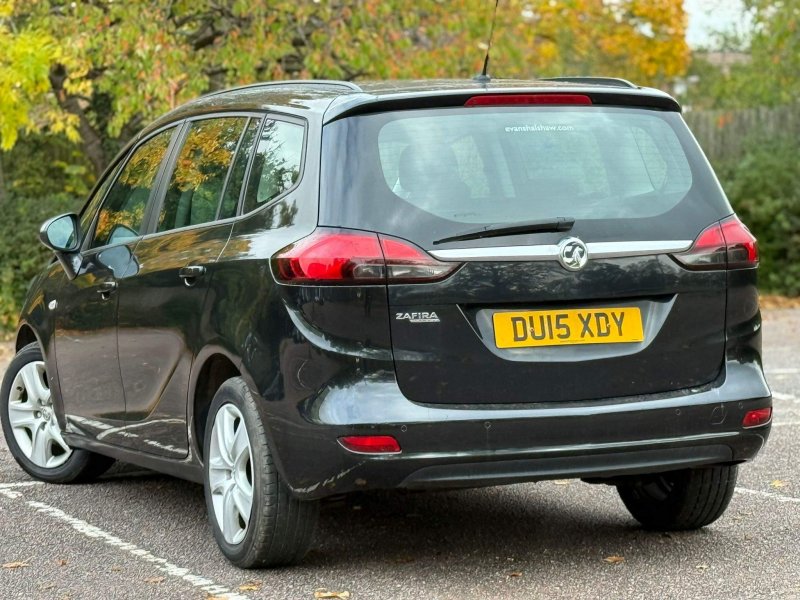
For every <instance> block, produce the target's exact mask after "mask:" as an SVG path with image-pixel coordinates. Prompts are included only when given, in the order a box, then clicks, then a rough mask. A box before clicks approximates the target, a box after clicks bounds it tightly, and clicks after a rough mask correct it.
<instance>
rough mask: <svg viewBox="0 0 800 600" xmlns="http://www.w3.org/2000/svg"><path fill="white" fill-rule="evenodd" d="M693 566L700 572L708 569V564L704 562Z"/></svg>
mask: <svg viewBox="0 0 800 600" xmlns="http://www.w3.org/2000/svg"><path fill="white" fill-rule="evenodd" d="M694 568H695V569H697V570H698V571H701V572H702V571H706V570H707V569H708V565H707V564H705V563H701V564H699V565H695V566H694Z"/></svg>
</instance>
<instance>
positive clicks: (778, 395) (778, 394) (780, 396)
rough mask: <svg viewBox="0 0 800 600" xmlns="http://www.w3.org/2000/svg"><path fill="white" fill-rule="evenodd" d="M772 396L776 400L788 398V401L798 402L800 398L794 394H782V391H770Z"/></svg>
mask: <svg viewBox="0 0 800 600" xmlns="http://www.w3.org/2000/svg"><path fill="white" fill-rule="evenodd" d="M772 397H773V398H775V399H777V400H789V401H790V402H800V398H798V397H797V396H795V395H794V394H784V393H783V392H776V391H774V390H773V391H772Z"/></svg>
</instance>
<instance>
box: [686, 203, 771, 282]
mask: <svg viewBox="0 0 800 600" xmlns="http://www.w3.org/2000/svg"><path fill="white" fill-rule="evenodd" d="M674 256H675V258H676V259H677V260H678V261H680V262H681V263H682V264H683V265H684V266H686V267H687V268H689V269H693V270H697V271H701V270H711V269H725V268H728V269H749V268H753V267H757V266H758V244H757V243H756V238H755V237H753V234H752V233H750V230H749V229H747V227H746V226H745V225H744V223H742V222H741V221H740V220H739V217H737V216H736V215H731V216H730V217H728V218H727V219H723V220H722V221H719V222H717V223H714V224H712V225H710V226H708V227H706V228H705V229H704V230H703V231H702V232H701V233H700V235H699V236H697V239H696V240H695V242H694V244H692V247H691V248H689V249H688V250H687V251H686V252H682V253H681V254H676V255H674Z"/></svg>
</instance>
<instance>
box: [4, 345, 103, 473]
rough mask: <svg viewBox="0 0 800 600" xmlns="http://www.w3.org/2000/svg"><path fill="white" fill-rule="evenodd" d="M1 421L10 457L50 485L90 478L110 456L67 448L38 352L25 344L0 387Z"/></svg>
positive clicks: (101, 471)
mask: <svg viewBox="0 0 800 600" xmlns="http://www.w3.org/2000/svg"><path fill="white" fill-rule="evenodd" d="M0 420H2V425H3V435H4V436H5V438H6V443H7V444H8V449H9V450H10V451H11V455H12V456H13V457H14V459H15V460H16V461H17V463H18V464H19V466H20V467H22V468H23V469H24V470H25V471H26V472H27V473H28V474H29V475H32V476H33V477H35V478H36V479H40V480H42V481H47V482H49V483H76V482H84V481H90V480H92V479H94V478H96V477H98V476H100V475H102V474H103V473H104V472H105V471H106V470H107V469H108V468H109V467H110V466H111V465H112V464H113V463H114V459H113V458H109V457H106V456H101V455H99V454H95V453H94V452H89V451H88V450H81V449H77V448H70V447H69V446H68V445H67V444H66V442H64V439H63V438H62V437H61V429H60V428H59V425H58V421H56V415H55V411H54V410H53V399H52V396H51V392H50V386H49V383H48V378H47V372H46V371H45V365H44V359H43V358H42V351H41V350H40V349H39V346H38V345H36V344H29V345H27V346H25V347H24V348H23V349H22V350H20V351H19V353H18V354H17V355H16V356H15V357H14V359H13V360H12V361H11V364H9V365H8V369H7V370H6V374H5V376H4V377H3V385H2V387H0Z"/></svg>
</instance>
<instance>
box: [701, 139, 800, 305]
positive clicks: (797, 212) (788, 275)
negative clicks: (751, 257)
mask: <svg viewBox="0 0 800 600" xmlns="http://www.w3.org/2000/svg"><path fill="white" fill-rule="evenodd" d="M750 148H751V149H750V150H749V151H747V152H746V153H745V155H744V156H743V157H742V158H741V159H740V160H737V161H732V162H729V163H727V164H723V165H718V166H717V171H718V174H719V176H720V179H721V180H722V183H723V186H724V187H725V190H726V192H727V194H728V198H729V199H730V201H731V204H732V205H733V207H734V209H735V210H736V212H737V213H738V214H739V216H740V217H741V219H742V221H744V222H745V223H746V224H747V226H748V227H750V230H751V231H752V232H753V234H754V235H755V236H756V237H757V238H758V244H759V249H760V252H761V265H760V271H759V282H760V285H759V287H760V288H761V289H762V290H763V291H769V292H774V293H781V294H788V295H792V296H796V295H800V162H798V160H797V141H796V140H795V139H792V138H783V139H773V140H763V139H761V140H759V139H754V140H752V141H751V144H750Z"/></svg>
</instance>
